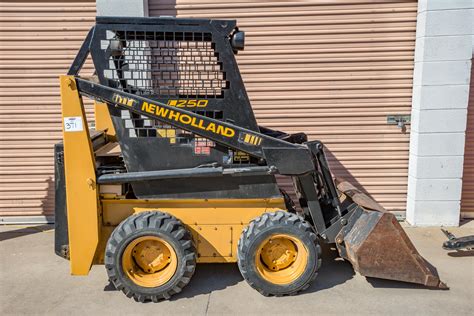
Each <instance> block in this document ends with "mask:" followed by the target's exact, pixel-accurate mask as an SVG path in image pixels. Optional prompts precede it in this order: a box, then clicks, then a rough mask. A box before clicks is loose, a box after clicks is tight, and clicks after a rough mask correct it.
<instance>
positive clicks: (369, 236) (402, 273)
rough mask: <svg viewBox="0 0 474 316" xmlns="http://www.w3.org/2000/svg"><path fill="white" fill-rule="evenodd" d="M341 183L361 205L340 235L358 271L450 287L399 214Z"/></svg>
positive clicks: (339, 244) (340, 247)
mask: <svg viewBox="0 0 474 316" xmlns="http://www.w3.org/2000/svg"><path fill="white" fill-rule="evenodd" d="M337 182H339V183H338V185H337V187H338V189H339V190H340V191H341V192H343V193H344V194H345V195H346V196H348V197H349V198H350V199H352V201H354V202H355V203H356V204H357V205H354V207H355V208H356V210H355V211H354V212H353V215H352V216H351V217H350V218H349V220H348V224H347V225H346V226H345V227H344V228H343V229H342V230H341V232H340V233H339V234H338V236H337V237H336V242H337V243H336V246H337V248H338V250H339V253H340V255H341V256H342V257H343V258H344V259H346V260H349V261H350V262H351V263H352V266H353V267H354V270H356V271H357V272H359V273H360V274H361V275H363V276H367V277H374V278H381V279H389V280H398V281H404V282H411V283H419V284H423V285H425V286H429V287H436V288H441V289H447V288H448V287H447V286H446V284H444V283H443V282H441V281H440V279H439V277H438V274H437V272H436V269H435V268H434V267H433V266H432V265H431V264H430V263H429V262H427V261H426V260H425V259H424V258H423V257H422V256H421V255H420V254H419V253H418V251H417V250H416V248H415V246H414V245H413V243H412V242H411V241H410V239H409V238H408V236H407V235H406V233H405V231H404V230H403V228H402V227H401V226H400V224H399V223H398V221H397V219H396V217H395V215H393V214H391V213H389V212H387V211H386V210H384V209H383V208H382V207H381V206H380V205H379V204H378V203H376V202H375V201H373V200H372V199H371V198H370V197H368V196H367V195H365V194H363V193H362V192H360V191H359V190H357V189H356V188H355V187H354V186H352V185H350V184H349V183H347V182H343V181H337ZM369 208H372V209H369ZM374 209H375V210H374Z"/></svg>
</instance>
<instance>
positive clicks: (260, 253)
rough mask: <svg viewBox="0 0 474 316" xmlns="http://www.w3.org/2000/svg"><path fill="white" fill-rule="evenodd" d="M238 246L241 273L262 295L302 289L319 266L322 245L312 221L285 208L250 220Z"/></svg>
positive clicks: (289, 292) (294, 291)
mask: <svg viewBox="0 0 474 316" xmlns="http://www.w3.org/2000/svg"><path fill="white" fill-rule="evenodd" d="M238 247H239V248H238V265H239V269H240V272H241V273H242V276H243V277H244V279H245V280H246V281H247V282H248V283H249V284H250V286H252V287H253V288H254V289H256V290H257V291H259V292H260V293H261V294H263V295H265V296H269V295H276V296H282V295H293V294H296V293H298V292H300V291H303V290H305V289H306V288H308V287H309V285H310V284H311V282H312V281H313V280H314V279H315V278H316V276H317V271H318V269H319V267H320V266H321V247H320V246H319V243H318V241H317V237H316V234H315V233H314V231H313V229H312V228H311V225H310V224H308V223H307V222H306V221H304V220H303V219H302V218H301V217H299V216H298V215H296V214H291V213H288V212H284V211H277V212H275V213H266V214H263V215H262V216H260V217H258V218H256V219H254V220H253V221H252V222H250V224H249V226H248V227H247V228H246V229H245V230H244V231H243V233H242V236H241V237H240V240H239V246H238Z"/></svg>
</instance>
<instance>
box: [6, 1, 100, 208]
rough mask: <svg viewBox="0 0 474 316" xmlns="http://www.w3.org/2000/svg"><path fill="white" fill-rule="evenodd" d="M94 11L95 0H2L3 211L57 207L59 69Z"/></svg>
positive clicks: (62, 71) (71, 55)
mask: <svg viewBox="0 0 474 316" xmlns="http://www.w3.org/2000/svg"><path fill="white" fill-rule="evenodd" d="M94 18H95V2H94V1H2V2H1V3H0V175H1V180H0V216H6V215H51V214H53V208H54V179H53V176H54V175H53V173H54V172H53V166H54V161H53V144H54V143H57V142H59V141H60V140H61V117H60V105H59V85H58V83H59V82H58V76H59V75H61V74H65V73H66V71H67V69H68V67H69V65H70V64H71V62H72V60H73V58H74V56H75V54H76V52H77V50H78V49H79V47H80V45H81V43H82V40H83V39H84V37H85V35H86V34H87V31H88V30H89V28H90V27H91V26H92V25H93V23H94ZM86 69H87V70H88V71H89V73H90V71H91V65H90V64H87V65H86ZM86 72H87V71H86Z"/></svg>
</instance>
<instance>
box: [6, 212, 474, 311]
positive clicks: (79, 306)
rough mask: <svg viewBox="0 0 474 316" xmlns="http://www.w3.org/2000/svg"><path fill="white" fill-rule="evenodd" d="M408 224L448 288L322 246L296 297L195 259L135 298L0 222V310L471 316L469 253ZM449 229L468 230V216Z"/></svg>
mask: <svg viewBox="0 0 474 316" xmlns="http://www.w3.org/2000/svg"><path fill="white" fill-rule="evenodd" d="M406 231H407V233H408V235H409V236H410V238H411V239H412V241H413V242H414V244H415V245H416V247H417V248H418V250H419V251H420V253H421V254H422V255H423V256H424V257H425V258H426V259H428V261H430V262H431V263H432V264H433V265H434V266H436V267H437V268H438V271H439V274H440V276H441V279H442V280H443V281H445V282H446V283H447V284H448V285H449V286H450V288H451V289H450V290H449V291H440V290H430V289H426V288H423V287H421V286H417V285H411V284H405V283H400V282H392V281H384V280H375V279H366V278H364V277H362V276H360V275H356V274H354V272H353V270H352V267H351V265H350V264H348V263H346V262H344V261H342V260H340V259H335V256H334V252H332V251H331V250H330V249H325V251H324V257H323V266H322V268H321V270H320V274H319V276H318V278H317V279H316V282H315V283H314V284H313V285H312V286H311V287H310V288H309V289H308V290H307V291H305V292H304V293H301V294H300V295H298V296H292V297H282V298H273V297H270V298H267V297H263V296H261V295H260V294H259V293H257V292H256V291H254V290H252V289H251V288H250V287H249V286H248V285H247V284H246V282H245V281H243V279H242V277H241V276H240V273H239V271H238V269H237V266H236V265H235V264H213V265H198V268H197V271H196V274H195V275H194V277H193V279H192V280H191V283H190V284H189V285H188V286H187V287H186V288H185V289H184V290H183V292H182V293H180V294H178V295H177V296H174V297H173V298H172V300H171V301H164V302H160V303H157V304H154V303H145V304H140V303H136V302H135V301H133V300H130V299H128V298H126V297H125V296H124V295H123V294H122V293H121V292H118V291H116V290H114V289H113V287H111V286H110V285H109V284H108V282H107V276H106V272H105V269H104V267H103V266H94V267H93V268H92V270H91V273H90V275H89V276H88V277H73V276H70V275H69V270H68V269H69V265H68V262H67V261H65V260H63V259H61V258H59V257H57V256H56V255H55V254H54V251H53V242H54V240H53V238H54V232H53V230H52V227H51V226H47V225H43V226H37V227H30V228H25V227H20V226H0V314H2V315H19V314H29V315H30V314H48V315H59V314H65V313H67V314H70V315H99V314H100V315H104V314H105V315H109V314H115V315H144V314H152V313H153V314H157V315H169V314H187V315H189V314H192V315H207V314H209V315H222V314H244V315H247V314H260V315H269V314H286V315H288V314H293V315H303V314H312V315H314V314H319V315H335V314H337V315H341V314H351V315H354V314H355V315H379V314H384V315H412V314H416V315H452V314H455V315H474V252H470V253H465V254H462V255H459V254H457V253H453V254H448V253H447V252H446V251H445V250H443V249H441V244H442V242H443V241H444V240H445V237H444V235H443V234H442V233H441V231H440V230H439V228H412V227H407V228H406ZM452 232H454V233H455V234H458V235H468V234H470V235H472V234H474V221H471V222H469V223H467V224H465V225H463V226H462V227H460V228H453V229H452Z"/></svg>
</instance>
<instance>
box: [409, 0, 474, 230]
mask: <svg viewBox="0 0 474 316" xmlns="http://www.w3.org/2000/svg"><path fill="white" fill-rule="evenodd" d="M473 2H474V1H472V0H452V1H446V0H420V1H419V4H418V18H417V31H416V48H415V72H414V77H413V101H412V126H411V128H412V132H411V136H410V158H409V159H410V161H409V180H408V199H407V221H408V222H409V223H410V224H412V225H417V226H435V225H443V226H457V225H459V218H460V200H461V189H462V174H463V158H464V141H465V131H466V119H467V104H468V96H469V82H470V70H471V58H472V52H473V48H472V45H473V40H472V38H473V37H472V36H473V34H474V32H473V27H474V26H473V21H474V15H473V13H474V10H473V8H474V5H473Z"/></svg>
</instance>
